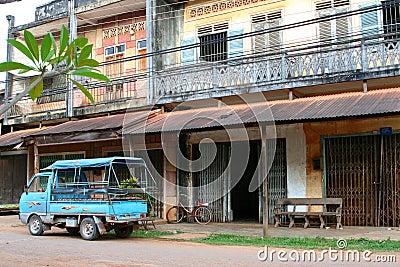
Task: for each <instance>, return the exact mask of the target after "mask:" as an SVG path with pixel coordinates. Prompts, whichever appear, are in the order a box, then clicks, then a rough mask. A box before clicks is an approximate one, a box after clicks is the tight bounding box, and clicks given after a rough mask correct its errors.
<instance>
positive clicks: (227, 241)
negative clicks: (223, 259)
mask: <svg viewBox="0 0 400 267" xmlns="http://www.w3.org/2000/svg"><path fill="white" fill-rule="evenodd" d="M191 241H193V242H198V243H206V244H212V245H238V246H269V247H279V248H302V249H329V248H332V249H338V247H337V245H336V242H337V239H327V238H324V237H316V238H308V237H304V238H303V237H299V238H297V237H296V238H291V237H271V238H267V239H263V238H256V237H249V236H240V235H232V234H211V235H210V236H209V237H206V238H193V239H191ZM346 241H347V247H346V248H345V249H346V250H347V249H349V250H359V251H364V250H371V251H399V250H400V241H392V240H390V239H387V240H370V239H366V238H360V239H348V240H346Z"/></svg>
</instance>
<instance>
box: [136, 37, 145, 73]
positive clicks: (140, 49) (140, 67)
mask: <svg viewBox="0 0 400 267" xmlns="http://www.w3.org/2000/svg"><path fill="white" fill-rule="evenodd" d="M146 53H147V42H146V40H139V41H137V44H136V55H137V56H143V57H141V58H138V59H137V61H136V62H137V67H136V72H138V73H143V72H146V69H147V63H146V60H147V58H146V57H145V55H146Z"/></svg>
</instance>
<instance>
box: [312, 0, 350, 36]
mask: <svg viewBox="0 0 400 267" xmlns="http://www.w3.org/2000/svg"><path fill="white" fill-rule="evenodd" d="M349 5H350V1H349V0H328V1H322V2H317V3H316V10H317V14H318V17H319V18H323V17H326V16H331V15H335V14H340V13H343V12H347V11H348V10H349ZM349 29H350V17H342V18H332V19H330V20H327V21H322V22H320V23H319V39H320V41H321V42H324V43H325V42H334V41H338V40H344V39H346V38H348V35H349Z"/></svg>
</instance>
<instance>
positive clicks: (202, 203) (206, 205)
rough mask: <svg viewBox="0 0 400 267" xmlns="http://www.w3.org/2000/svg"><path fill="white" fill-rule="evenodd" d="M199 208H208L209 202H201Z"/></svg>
mask: <svg viewBox="0 0 400 267" xmlns="http://www.w3.org/2000/svg"><path fill="white" fill-rule="evenodd" d="M198 206H204V207H208V203H207V202H199V204H198Z"/></svg>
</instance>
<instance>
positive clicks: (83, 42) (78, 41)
mask: <svg viewBox="0 0 400 267" xmlns="http://www.w3.org/2000/svg"><path fill="white" fill-rule="evenodd" d="M73 43H75V45H76V46H77V47H79V48H82V47H84V46H85V45H86V44H87V43H88V38H85V37H79V38H76V39H75V40H74V41H73Z"/></svg>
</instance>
